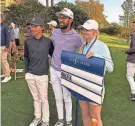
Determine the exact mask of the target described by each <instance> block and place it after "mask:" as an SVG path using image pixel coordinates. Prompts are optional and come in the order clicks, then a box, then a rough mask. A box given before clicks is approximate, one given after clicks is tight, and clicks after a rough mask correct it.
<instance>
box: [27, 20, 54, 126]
mask: <svg viewBox="0 0 135 126" xmlns="http://www.w3.org/2000/svg"><path fill="white" fill-rule="evenodd" d="M43 30H44V21H43V19H41V18H34V19H33V20H32V22H31V31H32V34H33V36H32V37H30V38H28V39H26V41H25V45H24V61H25V72H26V73H25V79H26V81H27V83H28V87H29V89H30V92H31V94H32V96H33V99H34V109H35V111H34V114H35V119H34V120H33V121H32V123H31V124H30V125H29V126H37V125H38V124H39V123H41V122H42V124H41V126H49V116H50V113H49V104H48V68H49V63H48V54H50V56H51V55H52V53H53V44H52V41H51V40H50V39H48V38H46V37H45V36H43V33H42V32H43Z"/></svg>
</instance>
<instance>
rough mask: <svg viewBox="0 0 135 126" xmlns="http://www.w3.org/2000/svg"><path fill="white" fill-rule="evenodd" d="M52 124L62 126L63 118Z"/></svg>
mask: <svg viewBox="0 0 135 126" xmlns="http://www.w3.org/2000/svg"><path fill="white" fill-rule="evenodd" d="M54 126H64V120H63V119H62V120H58V121H57V122H56V124H55V125H54Z"/></svg>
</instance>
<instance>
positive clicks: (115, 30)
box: [100, 22, 121, 35]
mask: <svg viewBox="0 0 135 126" xmlns="http://www.w3.org/2000/svg"><path fill="white" fill-rule="evenodd" d="M120 30H121V27H120V26H119V25H118V24H117V23H116V22H113V23H111V24H110V25H107V26H104V27H103V28H102V29H100V31H101V32H103V33H106V34H109V35H119V34H120Z"/></svg>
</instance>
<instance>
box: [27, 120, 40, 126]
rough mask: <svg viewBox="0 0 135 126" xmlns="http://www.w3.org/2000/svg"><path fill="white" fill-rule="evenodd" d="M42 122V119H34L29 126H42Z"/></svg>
mask: <svg viewBox="0 0 135 126" xmlns="http://www.w3.org/2000/svg"><path fill="white" fill-rule="evenodd" d="M41 122H42V121H41V119H40V118H39V119H36V118H35V119H34V120H33V121H32V122H31V124H30V125H29V126H37V125H38V124H40V123H41Z"/></svg>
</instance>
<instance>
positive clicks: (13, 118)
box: [1, 36, 135, 126]
mask: <svg viewBox="0 0 135 126" xmlns="http://www.w3.org/2000/svg"><path fill="white" fill-rule="evenodd" d="M107 39H108V40H107ZM101 40H104V41H106V42H108V43H109V42H110V43H111V41H112V43H113V44H116V43H117V44H120V45H125V44H126V42H125V40H124V42H123V40H121V39H120V40H119V39H118V38H115V37H114V38H113V37H110V38H108V37H106V39H105V38H104V36H102V37H101ZM113 40H114V41H113ZM115 40H116V41H115ZM110 51H111V54H112V58H113V61H114V71H113V72H112V73H106V77H105V87H106V95H105V100H104V104H103V111H102V120H103V124H104V126H135V102H132V101H130V98H129V97H130V88H129V84H128V82H127V80H126V55H125V54H123V53H122V52H121V51H122V48H113V47H111V48H110ZM22 64H23V63H18V65H19V67H20V66H21V67H20V68H22V66H23V65H22ZM1 96H2V97H1V105H2V107H1V113H2V119H1V121H2V122H1V123H2V124H1V125H2V126H28V125H29V123H30V122H31V120H32V119H33V100H32V96H31V94H30V92H29V89H28V87H27V84H26V81H25V80H24V79H17V80H16V81H15V80H14V79H12V80H11V81H10V82H8V83H6V84H1ZM49 104H50V112H51V115H50V123H51V125H50V126H53V125H54V124H55V122H56V120H57V112H56V105H55V98H54V94H53V91H52V88H51V84H50V85H49ZM74 119H75V98H73V122H74ZM79 126H82V119H81V112H80V111H79Z"/></svg>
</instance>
